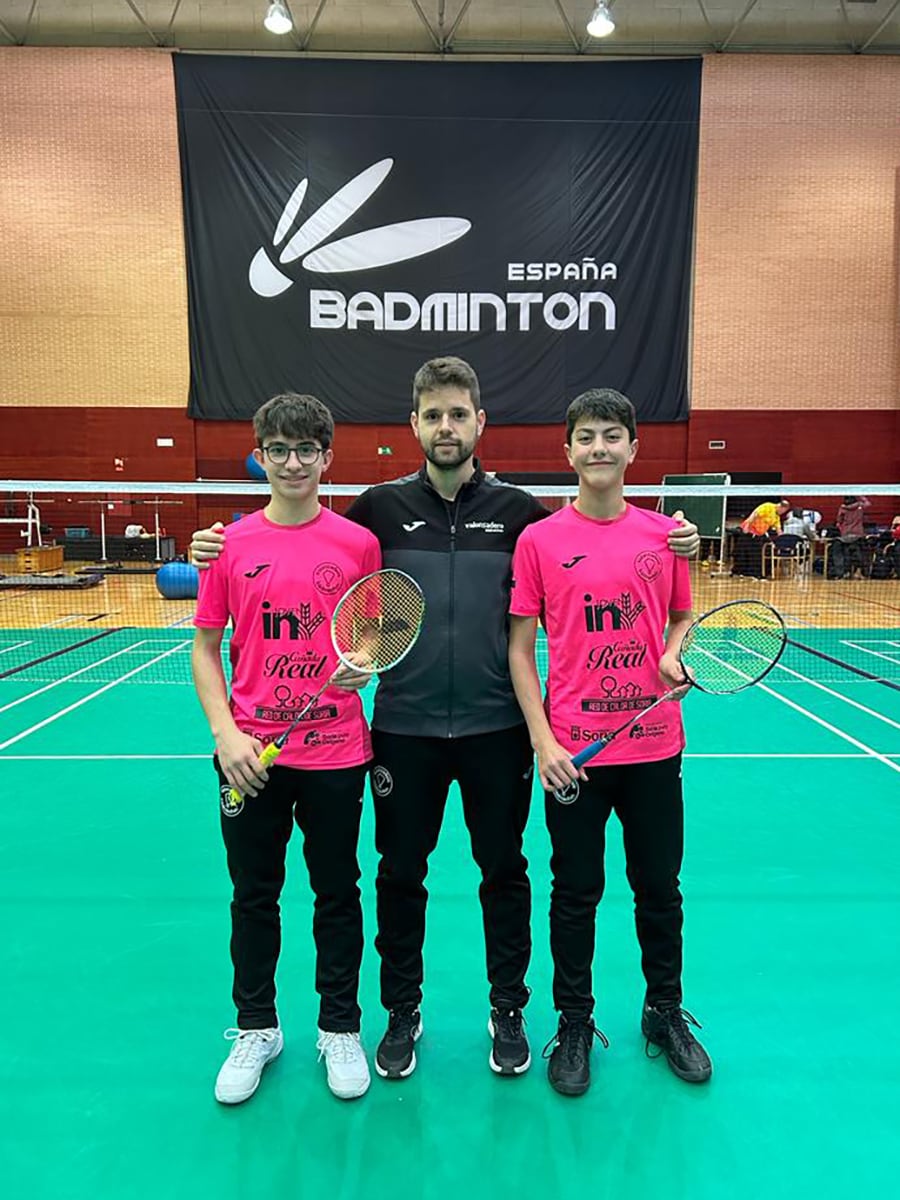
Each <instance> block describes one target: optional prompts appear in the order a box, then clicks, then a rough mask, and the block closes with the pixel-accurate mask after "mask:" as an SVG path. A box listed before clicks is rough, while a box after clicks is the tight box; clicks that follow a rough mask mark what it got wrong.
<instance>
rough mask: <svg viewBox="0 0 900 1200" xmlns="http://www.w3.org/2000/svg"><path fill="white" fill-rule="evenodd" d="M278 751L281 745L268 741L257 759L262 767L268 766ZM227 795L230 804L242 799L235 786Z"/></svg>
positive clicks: (279, 751)
mask: <svg viewBox="0 0 900 1200" xmlns="http://www.w3.org/2000/svg"><path fill="white" fill-rule="evenodd" d="M280 753H281V746H278V745H276V744H275V742H269V744H268V746H266V747H265V749H264V750H263V752H262V754H260V756H259V761H260V762H261V763H262V765H263V766H264V767H270V766H271V765H272V763H273V762H274V761H275V759H276V758H277V757H278V755H279V754H280ZM229 796H230V797H231V802H232V804H238V803H239V802H240V801H241V800H243V796H242V795H241V793H240V792H239V791H238V790H237V788H232V789H231V791H230V792H229Z"/></svg>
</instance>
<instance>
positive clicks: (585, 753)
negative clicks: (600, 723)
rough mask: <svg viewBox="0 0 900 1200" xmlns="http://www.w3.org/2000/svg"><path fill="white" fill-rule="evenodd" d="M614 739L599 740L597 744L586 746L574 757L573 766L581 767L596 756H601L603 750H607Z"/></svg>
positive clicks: (592, 743)
mask: <svg viewBox="0 0 900 1200" xmlns="http://www.w3.org/2000/svg"><path fill="white" fill-rule="evenodd" d="M611 741H612V738H597V740H596V742H591V744H590V745H589V746H585V748H584V749H583V750H579V751H578V753H577V754H573V755H572V766H573V767H580V766H582V765H583V764H584V763H586V762H590V761H591V759H592V758H593V757H594V755H595V754H599V753H600V751H601V750H605V749H606V747H607V746H608V745H609V743H610V742H611Z"/></svg>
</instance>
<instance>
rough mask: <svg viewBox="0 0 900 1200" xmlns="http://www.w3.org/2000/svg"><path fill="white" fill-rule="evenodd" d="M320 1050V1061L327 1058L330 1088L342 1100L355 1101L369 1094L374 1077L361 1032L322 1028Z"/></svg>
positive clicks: (317, 1046)
mask: <svg viewBox="0 0 900 1200" xmlns="http://www.w3.org/2000/svg"><path fill="white" fill-rule="evenodd" d="M316 1049H317V1050H318V1051H319V1062H321V1061H322V1059H323V1058H324V1059H325V1069H326V1070H327V1072H328V1086H329V1087H330V1088H331V1090H332V1092H333V1093H334V1094H335V1096H337V1097H338V1099H339V1100H355V1099H356V1098H357V1097H358V1096H364V1095H365V1094H366V1092H367V1091H368V1090H369V1084H370V1082H371V1078H370V1076H369V1064H368V1062H367V1061H366V1052H365V1050H363V1048H362V1045H361V1044H360V1040H359V1034H358V1033H326V1032H325V1031H324V1030H322V1029H320V1030H319V1040H318V1041H317V1042H316Z"/></svg>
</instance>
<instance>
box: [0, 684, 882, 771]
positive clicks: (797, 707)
mask: <svg viewBox="0 0 900 1200" xmlns="http://www.w3.org/2000/svg"><path fill="white" fill-rule="evenodd" d="M810 682H812V680H810ZM756 686H757V687H758V688H760V689H761V690H762V691H764V692H767V693H768V694H769V695H770V696H774V697H775V699H776V700H780V701H781V703H782V704H786V705H787V706H788V708H792V709H794V711H795V712H798V713H800V714H801V715H802V716H804V717H809V719H810V720H811V721H815V723H816V724H817V725H821V726H822V728H823V729H827V730H829V732H831V733H835V734H837V736H838V737H840V738H843V739H844V741H845V742H849V743H850V745H851V746H856V747H857V748H858V749H860V750H865V752H866V755H867V756H868V757H871V758H874V759H876V760H877V761H878V762H881V763H884V765H885V766H886V767H890V769H891V770H892V771H896V772H897V773H898V774H900V764H898V763H894V762H891V760H890V757H889V756H888V755H886V754H881V753H880V752H879V751H878V750H874V749H873V748H872V747H871V746H869V745H867V744H866V743H865V742H861V741H860V740H859V739H858V738H855V737H853V736H852V734H849V733H844V731H843V730H842V729H838V727H837V726H836V725H832V724H831V722H830V721H826V720H825V718H824V717H820V716H817V715H816V713H813V712H810V711H809V709H806V708H804V707H803V705H802V704H795V703H794V701H793V700H789V699H788V698H787V696H782V695H781V694H780V693H779V692H774V691H772V689H771V688H770V687H766V685H765V684H764V683H758V684H757V685H756ZM826 690H827V689H826ZM835 694H837V693H835ZM2 749H3V746H0V750H2Z"/></svg>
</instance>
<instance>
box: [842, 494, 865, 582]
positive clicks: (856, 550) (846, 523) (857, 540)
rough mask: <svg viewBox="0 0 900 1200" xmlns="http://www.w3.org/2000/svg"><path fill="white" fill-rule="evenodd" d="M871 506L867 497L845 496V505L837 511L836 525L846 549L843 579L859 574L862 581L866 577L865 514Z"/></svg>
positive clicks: (843, 556)
mask: <svg viewBox="0 0 900 1200" xmlns="http://www.w3.org/2000/svg"><path fill="white" fill-rule="evenodd" d="M870 504H871V501H870V500H869V498H868V497H867V496H845V497H844V503H843V504H842V505H841V506H840V508H839V509H838V511H837V517H836V518H835V524H836V525H837V527H838V533H839V535H840V540H841V543H842V545H843V548H844V553H843V555H842V558H843V570H842V571H841V572H840V578H842V579H853V577H854V576H855V575H856V574H857V572H858V573H859V577H860V578H861V579H865V577H866V566H865V562H864V558H863V553H862V550H863V546H862V541H863V538H864V537H865V535H866V529H865V525H864V523H863V514H864V513H865V511H866V509H867V508H868V507H869V506H870Z"/></svg>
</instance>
